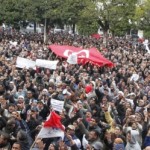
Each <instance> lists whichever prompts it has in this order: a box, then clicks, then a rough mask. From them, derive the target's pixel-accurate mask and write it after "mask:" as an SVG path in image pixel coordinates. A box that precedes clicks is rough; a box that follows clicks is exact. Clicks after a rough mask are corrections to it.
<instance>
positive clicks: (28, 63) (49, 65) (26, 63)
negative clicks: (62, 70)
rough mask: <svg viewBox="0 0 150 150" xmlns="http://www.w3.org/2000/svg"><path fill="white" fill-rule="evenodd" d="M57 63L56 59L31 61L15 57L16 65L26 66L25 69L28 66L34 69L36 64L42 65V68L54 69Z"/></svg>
mask: <svg viewBox="0 0 150 150" xmlns="http://www.w3.org/2000/svg"><path fill="white" fill-rule="evenodd" d="M57 63H58V61H57V60H56V61H49V60H43V59H37V60H36V61H33V60H30V59H27V58H22V57H17V61H16V67H18V68H26V69H29V68H33V69H36V66H38V67H44V68H48V69H52V70H56V68H57Z"/></svg>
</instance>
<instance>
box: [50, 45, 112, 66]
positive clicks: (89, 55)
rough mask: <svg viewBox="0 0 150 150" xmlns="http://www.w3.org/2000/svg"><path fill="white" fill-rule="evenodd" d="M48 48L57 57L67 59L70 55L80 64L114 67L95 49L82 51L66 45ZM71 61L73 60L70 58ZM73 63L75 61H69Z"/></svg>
mask: <svg viewBox="0 0 150 150" xmlns="http://www.w3.org/2000/svg"><path fill="white" fill-rule="evenodd" d="M49 48H50V49H51V50H52V52H54V53H55V54H56V55H57V56H59V57H63V58H66V59H68V57H69V56H70V55H73V56H77V61H78V63H80V64H86V63H91V64H94V65H97V66H108V67H113V66H114V64H113V63H112V62H111V61H109V60H108V59H106V58H105V57H104V56H102V55H101V53H100V52H99V51H98V50H97V49H96V48H90V49H83V48H80V47H74V46H67V45H63V46H61V45H50V46H49ZM74 58H75V57H74ZM71 60H73V59H72V58H71ZM74 60H75V59H74ZM73 62H75V61H71V63H73Z"/></svg>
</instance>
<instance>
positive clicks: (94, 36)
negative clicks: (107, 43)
mask: <svg viewBox="0 0 150 150" xmlns="http://www.w3.org/2000/svg"><path fill="white" fill-rule="evenodd" d="M91 36H92V37H93V38H95V39H100V38H101V36H100V34H98V33H95V34H92V35H91Z"/></svg>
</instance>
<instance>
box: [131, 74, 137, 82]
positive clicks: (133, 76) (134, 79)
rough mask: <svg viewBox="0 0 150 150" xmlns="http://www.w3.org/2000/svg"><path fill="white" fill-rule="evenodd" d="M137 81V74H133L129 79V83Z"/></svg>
mask: <svg viewBox="0 0 150 150" xmlns="http://www.w3.org/2000/svg"><path fill="white" fill-rule="evenodd" d="M138 79H139V75H138V74H133V75H132V76H131V78H130V81H135V82H136V81H137V80H138Z"/></svg>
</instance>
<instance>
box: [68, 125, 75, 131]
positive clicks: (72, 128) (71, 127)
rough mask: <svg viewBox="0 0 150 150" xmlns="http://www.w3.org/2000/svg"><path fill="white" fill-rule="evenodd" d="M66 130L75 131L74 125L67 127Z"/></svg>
mask: <svg viewBox="0 0 150 150" xmlns="http://www.w3.org/2000/svg"><path fill="white" fill-rule="evenodd" d="M67 128H69V129H71V130H75V126H74V125H71V124H70V125H68V127H67Z"/></svg>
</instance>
